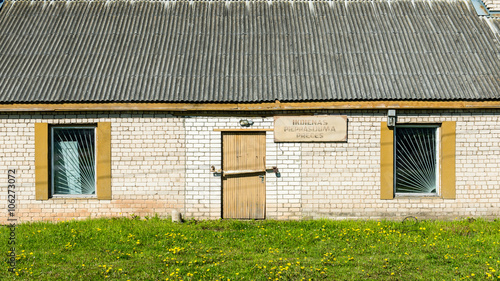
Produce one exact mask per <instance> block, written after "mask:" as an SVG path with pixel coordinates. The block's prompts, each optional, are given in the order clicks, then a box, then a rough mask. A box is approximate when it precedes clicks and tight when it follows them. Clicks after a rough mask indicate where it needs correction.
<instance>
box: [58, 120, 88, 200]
mask: <svg viewBox="0 0 500 281" xmlns="http://www.w3.org/2000/svg"><path fill="white" fill-rule="evenodd" d="M51 140H52V141H51V167H52V169H51V180H52V181H51V182H52V195H92V194H95V193H96V176H95V175H96V160H95V159H96V153H95V151H96V145H95V126H78V127H74V126H71V127H69V126H54V127H51Z"/></svg>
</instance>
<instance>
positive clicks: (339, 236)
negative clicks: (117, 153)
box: [0, 218, 500, 280]
mask: <svg viewBox="0 0 500 281" xmlns="http://www.w3.org/2000/svg"><path fill="white" fill-rule="evenodd" d="M0 231H1V232H0V250H1V252H2V253H4V256H3V257H2V259H3V260H2V264H1V267H2V272H0V278H3V279H5V280H7V279H8V280H27V279H28V280H29V279H33V280H61V279H63V280H100V279H104V278H109V279H111V280H128V279H130V280H167V279H168V280H227V279H231V280H267V279H272V280H276V279H281V280H282V279H284V280H300V279H303V278H304V279H306V280H308V279H312V280H361V279H373V280H461V279H472V280H485V279H486V280H488V279H490V280H499V279H500V220H495V221H486V220H481V219H478V220H473V219H464V220H457V221H422V222H418V223H411V222H410V223H402V222H396V221H327V220H311V221H269V220H267V221H231V220H224V221H223V220H221V221H187V222H185V223H183V224H176V223H172V222H171V221H169V220H165V219H159V218H148V219H144V218H143V219H139V218H136V219H132V218H119V219H97V220H84V221H65V222H59V223H41V222H40V223H31V224H28V223H26V224H21V225H19V226H18V227H17V228H16V254H17V269H16V273H9V272H8V268H9V265H8V263H7V254H8V251H9V246H10V245H8V236H9V235H10V230H9V229H8V228H7V227H1V228H0ZM1 241H3V242H1Z"/></svg>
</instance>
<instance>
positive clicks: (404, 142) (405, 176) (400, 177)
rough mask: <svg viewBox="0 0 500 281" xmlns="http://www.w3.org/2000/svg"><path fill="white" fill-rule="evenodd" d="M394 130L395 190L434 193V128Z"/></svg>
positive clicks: (435, 159)
mask: <svg viewBox="0 0 500 281" xmlns="http://www.w3.org/2000/svg"><path fill="white" fill-rule="evenodd" d="M395 130H396V132H395V143H396V145H395V152H394V155H395V192H396V193H430V194H435V193H437V172H436V170H437V139H436V131H437V128H436V127H397V128H395Z"/></svg>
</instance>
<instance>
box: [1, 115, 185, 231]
mask: <svg viewBox="0 0 500 281" xmlns="http://www.w3.org/2000/svg"><path fill="white" fill-rule="evenodd" d="M36 122H44V123H50V124H82V123H83V124H85V123H87V124H88V123H97V122H111V123H112V124H111V146H112V147H111V157H112V158H111V165H112V196H113V200H97V199H62V198H57V199H56V198H52V199H49V200H45V201H37V200H35V185H34V183H35V174H34V161H35V160H34V159H35V150H34V147H35V145H34V124H35V123H36ZM183 128H184V127H183V119H182V118H177V117H172V116H170V115H168V114H164V113H144V112H134V113H111V114H108V113H85V114H81V113H79V114H76V113H69V114H65V113H53V114H52V113H48V114H24V113H23V114H0V158H1V161H0V173H1V174H2V175H3V178H4V182H3V184H2V188H1V191H0V201H1V204H0V206H1V208H2V211H1V212H0V222H5V220H6V216H7V214H8V213H7V204H6V202H7V170H8V169H16V181H17V182H16V203H17V204H16V205H17V208H16V214H17V216H18V219H19V220H20V221H34V220H54V221H56V220H66V219H70V218H88V217H108V216H122V215H128V214H135V215H141V216H144V215H151V214H155V213H157V214H159V215H162V216H166V215H170V214H171V210H172V209H182V208H184V206H183V204H184V171H185V148H184V145H185V144H184V143H185V137H184V135H185V134H184V129H183Z"/></svg>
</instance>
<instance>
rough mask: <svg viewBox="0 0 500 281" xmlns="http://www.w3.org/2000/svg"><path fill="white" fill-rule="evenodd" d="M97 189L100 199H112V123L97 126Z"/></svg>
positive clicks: (101, 123)
mask: <svg viewBox="0 0 500 281" xmlns="http://www.w3.org/2000/svg"><path fill="white" fill-rule="evenodd" d="M96 131H97V163H96V165H97V168H96V171H97V174H96V177H97V187H96V193H97V198H98V199H111V198H112V197H111V123H110V122H99V123H98V124H97V130H96Z"/></svg>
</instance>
